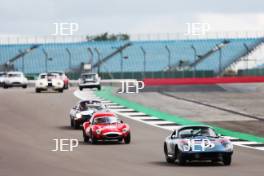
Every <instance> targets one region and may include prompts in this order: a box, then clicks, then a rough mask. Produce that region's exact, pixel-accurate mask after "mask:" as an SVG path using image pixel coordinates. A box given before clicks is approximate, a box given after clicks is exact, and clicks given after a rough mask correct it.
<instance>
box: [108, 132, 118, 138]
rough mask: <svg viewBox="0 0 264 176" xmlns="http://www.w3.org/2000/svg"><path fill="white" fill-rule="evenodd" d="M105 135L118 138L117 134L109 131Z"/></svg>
mask: <svg viewBox="0 0 264 176" xmlns="http://www.w3.org/2000/svg"><path fill="white" fill-rule="evenodd" d="M106 137H108V138H118V137H119V134H115V133H110V134H107V135H106Z"/></svg>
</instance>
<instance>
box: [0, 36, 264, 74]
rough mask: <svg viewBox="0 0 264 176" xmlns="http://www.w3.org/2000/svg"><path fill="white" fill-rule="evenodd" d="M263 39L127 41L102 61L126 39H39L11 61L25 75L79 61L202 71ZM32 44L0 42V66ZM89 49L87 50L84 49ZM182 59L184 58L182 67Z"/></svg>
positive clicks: (219, 67)
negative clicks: (63, 40)
mask: <svg viewBox="0 0 264 176" xmlns="http://www.w3.org/2000/svg"><path fill="white" fill-rule="evenodd" d="M263 41H264V38H262V37H254V38H228V39H225V38H222V39H221V38H220V39H219V38H218V39H188V40H154V41H150V40H149V41H147V40H146V41H130V45H129V46H127V47H125V48H124V49H123V50H121V51H120V52H119V53H116V54H115V55H113V56H112V57H111V58H109V59H107V60H106V61H104V62H100V64H98V62H99V61H100V60H102V59H103V58H105V57H106V56H109V55H110V54H111V53H113V52H115V51H116V48H120V47H122V46H124V45H125V44H126V43H128V41H101V42H98V41H97V42H96V41H82V42H66V43H52V42H51V43H40V44H39V45H38V48H36V49H34V50H32V51H31V52H29V53H27V54H26V55H24V56H23V58H22V59H19V60H16V61H15V62H14V66H15V68H16V69H17V70H21V71H24V72H25V73H27V74H32V73H40V72H45V71H46V70H47V71H54V70H63V71H71V70H72V69H73V68H76V67H80V64H82V63H97V68H95V69H98V68H100V72H103V73H114V72H121V71H125V72H158V71H171V70H178V71H182V70H189V71H192V70H194V69H195V70H197V71H199V70H205V71H212V72H213V73H214V74H215V75H219V74H222V73H223V71H224V70H226V69H227V68H229V67H231V66H232V65H233V64H234V63H236V62H238V61H240V60H241V58H243V57H245V56H247V55H249V54H250V53H251V52H253V51H254V49H255V48H257V47H258V46H259V45H261V44H262V43H263ZM32 45H34V43H32V44H0V65H1V64H5V63H7V62H8V61H9V60H10V59H11V58H13V57H15V56H16V55H18V54H19V53H20V52H21V51H23V50H27V49H28V48H31V47H32ZM89 50H90V51H89ZM121 58H122V59H121ZM182 63H187V64H185V65H184V66H182Z"/></svg>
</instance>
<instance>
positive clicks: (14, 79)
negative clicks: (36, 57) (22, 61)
mask: <svg viewBox="0 0 264 176" xmlns="http://www.w3.org/2000/svg"><path fill="white" fill-rule="evenodd" d="M2 84H3V87H4V88H5V89H7V88H9V87H23V88H24V89H25V88H27V84H28V80H27V78H26V77H25V75H24V74H23V73H22V72H14V71H13V72H8V73H7V74H6V76H5V77H4V78H3V83H2Z"/></svg>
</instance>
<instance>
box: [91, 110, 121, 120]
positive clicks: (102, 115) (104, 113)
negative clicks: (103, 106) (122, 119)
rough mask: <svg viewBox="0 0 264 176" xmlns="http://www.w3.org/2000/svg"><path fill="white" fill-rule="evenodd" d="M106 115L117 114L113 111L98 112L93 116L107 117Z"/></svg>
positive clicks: (113, 115) (112, 115)
mask: <svg viewBox="0 0 264 176" xmlns="http://www.w3.org/2000/svg"><path fill="white" fill-rule="evenodd" d="M105 116H111V117H115V116H116V115H115V114H114V113H113V112H102V111H101V112H96V113H94V114H93V118H94V119H95V118H98V117H105Z"/></svg>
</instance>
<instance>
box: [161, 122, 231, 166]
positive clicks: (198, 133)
mask: <svg viewBox="0 0 264 176" xmlns="http://www.w3.org/2000/svg"><path fill="white" fill-rule="evenodd" d="M164 154H165V158H166V161H167V162H169V163H173V162H174V161H175V160H178V164H179V165H184V164H185V163H186V161H192V160H211V161H212V162H218V161H222V162H223V163H224V165H230V164H231V160H232V154H233V144H232V143H231V142H230V141H229V139H227V138H223V137H220V136H219V135H217V134H216V132H215V131H214V129H213V128H211V127H209V126H183V127H180V128H179V129H176V130H174V131H173V132H172V134H171V135H169V136H168V137H167V138H166V139H165V142H164Z"/></svg>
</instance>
